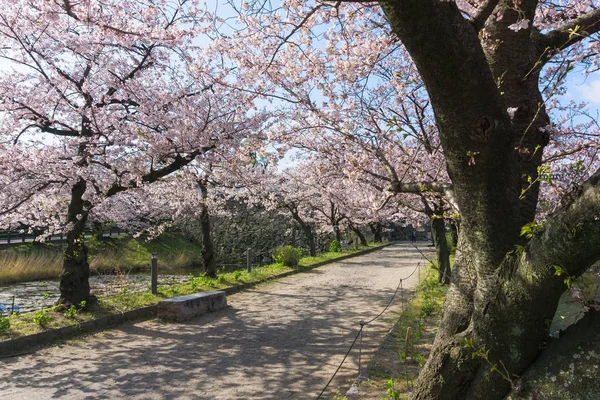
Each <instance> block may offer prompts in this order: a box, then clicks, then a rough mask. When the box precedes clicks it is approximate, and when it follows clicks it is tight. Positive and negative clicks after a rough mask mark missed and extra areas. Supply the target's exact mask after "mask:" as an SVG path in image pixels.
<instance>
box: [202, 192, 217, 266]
mask: <svg viewBox="0 0 600 400" xmlns="http://www.w3.org/2000/svg"><path fill="white" fill-rule="evenodd" d="M198 186H199V188H200V193H201V195H202V198H203V200H204V201H206V197H207V195H208V193H207V188H206V185H205V184H202V183H200V184H199V185H198ZM200 207H201V209H200V230H201V232H202V268H203V269H204V274H205V275H206V276H210V277H216V276H217V264H216V262H215V250H214V246H213V242H212V237H211V231H210V215H209V212H208V207H207V205H206V203H205V202H204V203H203V204H202V205H201V206H200Z"/></svg>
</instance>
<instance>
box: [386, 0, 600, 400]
mask: <svg viewBox="0 0 600 400" xmlns="http://www.w3.org/2000/svg"><path fill="white" fill-rule="evenodd" d="M380 4H381V6H382V8H383V10H384V12H385V14H386V17H387V19H388V21H389V23H390V25H391V26H392V29H393V31H394V33H395V34H397V36H398V37H399V38H400V40H401V41H402V43H403V44H404V46H405V47H406V49H407V51H408V52H409V53H410V55H411V57H412V59H413V60H414V62H415V64H416V66H417V68H418V70H419V73H420V75H421V77H422V78H423V81H424V83H425V85H426V88H427V91H428V93H429V96H430V99H431V104H432V106H433V109H434V112H435V117H436V122H437V125H438V128H439V132H440V139H441V143H442V147H443V149H444V154H445V158H446V161H447V168H448V174H449V176H450V178H451V180H452V185H453V189H454V194H455V195H456V203H457V205H458V207H459V209H460V214H461V230H460V232H459V240H458V248H459V250H458V251H457V255H456V259H455V267H454V271H453V273H452V283H451V285H450V288H449V291H448V294H447V297H446V301H445V304H444V311H443V315H442V321H441V324H440V328H439V331H438V333H437V336H436V339H435V342H434V345H433V348H432V351H431V354H430V356H429V358H428V360H427V363H426V365H425V367H424V368H423V370H422V372H421V374H420V376H419V379H418V381H417V384H416V385H415V390H414V398H415V399H452V400H455V399H490V400H494V399H502V398H503V397H504V396H505V394H506V393H507V391H508V390H509V389H510V386H511V381H514V379H515V376H516V375H519V374H521V373H522V372H523V371H524V370H525V369H526V368H527V367H528V366H529V365H530V364H531V363H532V362H533V360H535V358H536V357H537V356H538V354H539V352H540V349H541V348H543V346H544V342H545V341H546V339H547V337H548V324H547V321H548V320H551V319H552V316H553V315H554V312H555V310H556V305H557V303H558V299H559V297H560V295H561V293H562V292H563V291H564V289H565V286H564V283H563V279H564V277H557V276H555V275H554V272H555V268H554V266H555V265H558V266H560V267H561V268H563V269H564V270H566V271H568V274H569V275H571V276H578V275H579V274H581V273H582V272H583V271H584V270H585V269H587V268H588V267H589V266H590V265H591V264H592V263H593V262H595V261H596V260H598V259H599V258H600V246H598V245H597V243H598V242H599V241H600V189H599V187H600V173H596V174H595V176H594V177H593V178H592V179H590V181H589V182H588V183H587V184H586V185H585V186H584V187H582V188H580V189H578V190H576V191H574V193H573V195H572V199H571V202H570V204H569V205H568V206H565V207H564V209H563V210H562V211H561V212H559V213H557V214H556V215H555V216H554V217H552V218H551V219H550V220H549V221H548V222H547V223H546V224H545V226H544V227H543V228H542V227H540V228H539V233H537V234H536V235H534V236H533V237H532V238H531V239H530V240H527V239H525V238H523V237H521V236H520V229H521V227H522V226H523V225H524V224H525V223H526V222H531V221H533V219H534V216H535V204H536V203H537V199H538V187H537V185H532V186H531V187H529V186H525V185H526V183H527V180H528V177H531V179H535V178H536V177H537V168H538V167H539V166H540V163H541V152H542V151H543V147H544V145H545V141H547V135H545V134H544V132H543V131H542V130H540V129H539V128H540V127H541V125H542V124H543V123H545V122H546V121H547V116H546V114H545V110H543V108H542V107H543V106H539V105H538V104H540V103H536V101H537V100H538V99H540V98H541V97H539V89H538V88H537V84H538V82H537V75H536V74H537V72H536V71H537V70H536V69H535V68H534V66H536V65H535V63H536V61H537V60H540V59H541V52H543V51H546V50H545V49H544V48H543V47H542V48H536V46H535V44H534V43H532V41H531V40H530V35H532V36H534V35H539V32H531V31H530V30H529V29H525V30H522V31H519V32H517V33H514V32H512V31H511V30H510V29H508V25H510V24H512V23H515V22H516V21H517V20H518V19H519V18H522V17H523V16H522V15H518V13H517V12H516V11H514V10H513V9H511V8H510V7H507V5H506V4H505V3H504V2H500V3H499V6H498V7H505V11H506V12H505V13H504V17H503V18H502V19H501V20H498V19H496V18H490V19H489V20H488V24H487V25H486V28H489V29H486V32H485V35H482V37H483V39H482V40H484V42H485V43H486V49H485V51H484V49H483V48H482V46H481V43H480V39H479V36H478V32H477V30H476V29H475V28H474V26H473V25H472V24H471V23H470V22H469V21H468V20H467V19H465V17H464V15H463V14H461V12H460V11H459V10H458V8H457V6H456V4H455V3H454V2H443V1H437V0H435V1H434V0H398V1H381V2H380ZM490 4H492V5H493V4H494V2H490ZM536 4H537V2H535V1H530V0H524V1H523V2H521V3H520V9H521V11H522V12H524V13H525V15H524V17H525V18H529V19H533V15H532V12H533V10H535V5H536ZM521 11H520V12H521ZM493 14H495V13H493ZM489 21H492V22H489ZM492 24H493V25H492ZM511 32H512V33H511ZM509 49H510V50H509ZM505 50H506V53H504V51H505ZM536 51H539V53H536ZM501 80H502V81H503V83H502V85H501V89H500V90H498V87H497V85H498V82H500V81H501ZM532 105H533V106H532ZM507 107H517V108H518V109H517V111H516V113H515V117H514V121H511V120H510V118H509V115H508V113H507ZM523 189H526V190H525V192H523ZM476 350H477V351H479V354H480V355H481V356H476V357H473V353H476V354H477V352H476ZM492 365H493V366H497V369H494V368H491V366H492Z"/></svg>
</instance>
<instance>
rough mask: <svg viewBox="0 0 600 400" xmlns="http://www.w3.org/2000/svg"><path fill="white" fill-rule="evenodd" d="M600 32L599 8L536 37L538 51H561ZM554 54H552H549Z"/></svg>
mask: <svg viewBox="0 0 600 400" xmlns="http://www.w3.org/2000/svg"><path fill="white" fill-rule="evenodd" d="M599 31H600V8H599V9H596V10H594V11H592V12H590V13H588V14H586V15H583V16H581V17H579V18H576V19H574V20H572V21H571V22H569V23H567V24H565V25H563V26H561V27H560V28H558V29H555V30H553V31H550V32H548V33H546V34H543V35H540V36H539V37H538V40H537V41H538V43H539V45H540V46H539V47H540V51H545V49H547V48H551V49H556V50H562V49H565V48H567V47H569V46H571V45H573V44H575V43H577V42H580V41H582V40H584V39H586V38H588V37H590V36H591V35H593V34H594V33H597V32H599ZM551 54H554V52H551Z"/></svg>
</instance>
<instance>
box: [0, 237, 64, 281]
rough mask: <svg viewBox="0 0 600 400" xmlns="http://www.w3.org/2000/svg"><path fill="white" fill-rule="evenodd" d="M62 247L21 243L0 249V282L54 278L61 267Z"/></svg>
mask: <svg viewBox="0 0 600 400" xmlns="http://www.w3.org/2000/svg"><path fill="white" fill-rule="evenodd" d="M62 262H63V255H62V249H61V248H60V247H58V246H56V245H51V244H48V245H46V244H41V243H34V244H23V245H18V246H13V247H11V248H9V249H7V250H2V251H0V283H9V282H19V281H28V280H35V279H40V280H43V279H54V278H56V277H57V276H58V275H59V274H60V270H61V268H62Z"/></svg>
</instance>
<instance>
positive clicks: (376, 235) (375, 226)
mask: <svg viewBox="0 0 600 400" xmlns="http://www.w3.org/2000/svg"><path fill="white" fill-rule="evenodd" d="M369 228H371V232H373V241H374V242H375V243H381V242H383V235H382V231H383V227H382V226H381V223H379V222H371V223H370V224H369Z"/></svg>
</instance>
